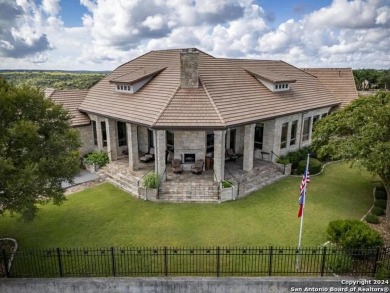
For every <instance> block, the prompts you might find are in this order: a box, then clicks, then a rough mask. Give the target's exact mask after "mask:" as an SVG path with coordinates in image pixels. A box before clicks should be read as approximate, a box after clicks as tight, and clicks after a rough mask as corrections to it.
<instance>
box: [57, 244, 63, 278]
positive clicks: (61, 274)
mask: <svg viewBox="0 0 390 293" xmlns="http://www.w3.org/2000/svg"><path fill="white" fill-rule="evenodd" d="M57 259H58V269H59V272H60V277H63V276H64V272H63V270H62V261H61V250H60V249H59V248H58V247H57Z"/></svg>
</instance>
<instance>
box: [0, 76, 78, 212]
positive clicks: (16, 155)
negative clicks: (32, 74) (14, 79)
mask: <svg viewBox="0 0 390 293" xmlns="http://www.w3.org/2000/svg"><path fill="white" fill-rule="evenodd" d="M69 118H70V115H69V113H68V112H67V111H66V110H64V109H63V107H62V106H60V105H56V104H54V103H53V102H52V101H51V100H49V99H46V98H45V97H44V94H43V93H42V92H41V91H39V90H37V89H34V88H32V87H28V86H23V87H15V86H13V85H10V84H8V83H7V82H6V81H5V80H4V79H1V78H0V129H1V131H0V213H1V214H3V213H4V212H5V211H9V212H11V213H18V214H21V216H22V218H24V219H33V218H34V216H35V214H36V212H37V210H38V208H37V205H38V204H41V203H45V202H48V201H50V200H52V201H53V202H54V203H55V204H60V203H61V202H62V201H63V200H64V199H65V196H64V192H63V189H62V188H61V182H62V181H64V180H67V181H72V180H73V178H74V176H75V175H76V174H77V173H78V171H79V166H80V159H79V155H78V152H77V149H78V147H79V146H80V138H79V135H78V133H77V132H76V131H75V130H74V129H72V128H71V126H70V123H69Z"/></svg>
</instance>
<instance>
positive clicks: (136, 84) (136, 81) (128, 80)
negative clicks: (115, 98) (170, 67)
mask: <svg viewBox="0 0 390 293" xmlns="http://www.w3.org/2000/svg"><path fill="white" fill-rule="evenodd" d="M165 68H166V67H161V66H147V67H141V68H138V69H136V70H134V71H132V72H130V73H126V74H124V75H121V76H119V77H116V78H114V79H111V80H110V83H113V84H115V91H116V92H120V93H130V94H134V93H136V92H137V91H138V90H139V89H141V88H142V87H143V86H144V85H146V84H147V83H148V82H149V81H150V80H151V79H152V78H153V77H155V76H156V75H157V74H159V73H160V72H162V71H163V70H164V69H165Z"/></svg>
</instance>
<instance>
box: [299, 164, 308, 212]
mask: <svg viewBox="0 0 390 293" xmlns="http://www.w3.org/2000/svg"><path fill="white" fill-rule="evenodd" d="M308 183H310V174H309V170H306V171H305V173H304V174H303V178H302V181H301V186H300V194H299V210H298V218H300V217H301V216H302V212H303V203H304V202H305V191H306V187H307V184H308Z"/></svg>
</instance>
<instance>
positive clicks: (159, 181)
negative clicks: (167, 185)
mask: <svg viewBox="0 0 390 293" xmlns="http://www.w3.org/2000/svg"><path fill="white" fill-rule="evenodd" d="M166 172H167V167H166V166H165V169H164V172H163V173H162V175H161V176H160V178H159V180H158V186H157V199H158V198H159V195H160V185H161V181H162V179H163V177H164V175H165V173H166Z"/></svg>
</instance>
